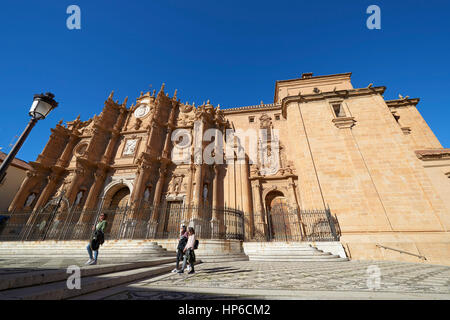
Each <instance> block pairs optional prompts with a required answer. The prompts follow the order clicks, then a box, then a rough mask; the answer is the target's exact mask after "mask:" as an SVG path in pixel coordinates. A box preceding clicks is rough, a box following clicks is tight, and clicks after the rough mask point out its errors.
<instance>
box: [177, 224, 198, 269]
mask: <svg viewBox="0 0 450 320" xmlns="http://www.w3.org/2000/svg"><path fill="white" fill-rule="evenodd" d="M188 236H189V237H188V241H187V244H186V246H185V247H184V249H183V253H184V259H183V266H182V267H181V270H180V271H178V273H184V269H185V268H186V263H187V261H188V260H189V265H190V266H191V271H189V272H188V274H192V273H195V271H194V247H195V230H194V228H192V227H189V228H188Z"/></svg>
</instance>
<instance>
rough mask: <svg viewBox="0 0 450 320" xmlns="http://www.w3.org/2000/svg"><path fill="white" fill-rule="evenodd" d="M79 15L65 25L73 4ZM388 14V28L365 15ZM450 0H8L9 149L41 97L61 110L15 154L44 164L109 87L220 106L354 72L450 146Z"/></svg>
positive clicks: (3, 72)
mask: <svg viewBox="0 0 450 320" xmlns="http://www.w3.org/2000/svg"><path fill="white" fill-rule="evenodd" d="M71 4H76V5H78V6H79V7H80V8H81V30H68V29H67V27H66V19H67V17H68V16H69V15H68V14H66V8H67V7H68V6H69V5H71ZM371 4H376V5H378V6H380V8H381V17H382V22H381V27H382V29H381V30H369V29H367V27H366V19H367V18H368V16H369V15H368V14H366V8H367V7H368V6H369V5H371ZM449 12H450V2H449V1H445V0H442V1H436V0H428V1H413V0H411V1H363V0H361V1H357V0H348V1H303V0H296V1H283V0H278V1H272V2H264V1H244V0H242V1H234V0H227V1H195V0H192V1H174V0H164V1H137V0H128V1H113V0H109V1H92V0H91V1H85V0H73V1H62V0H54V1H44V0H43V1H17V0H16V1H10V0H4V1H2V2H1V4H0V21H1V22H0V23H1V24H2V27H1V28H0V37H1V38H0V39H1V42H0V44H1V46H2V47H1V51H0V58H1V59H0V93H1V97H2V103H1V105H0V108H1V112H2V113H1V114H2V116H1V117H2V119H1V120H2V121H1V124H0V147H3V151H5V152H8V151H9V150H10V147H9V145H10V143H11V142H12V141H14V137H15V136H16V135H20V133H21V132H22V130H23V129H24V127H25V125H26V123H27V121H28V120H29V117H28V115H27V111H28V108H29V106H30V104H31V101H32V97H33V94H35V93H40V92H46V91H51V92H53V93H54V94H55V95H56V100H57V101H58V102H59V103H60V105H59V107H58V108H57V109H56V110H54V111H53V112H52V114H51V115H50V116H49V117H48V118H47V119H46V120H43V121H40V122H39V123H38V124H37V125H36V127H35V128H34V129H33V131H32V132H31V135H30V137H29V138H28V140H27V141H26V142H25V144H24V146H23V147H22V150H21V151H20V152H19V154H18V157H19V158H22V159H24V160H27V161H30V160H35V159H36V157H37V156H38V154H39V153H40V152H41V150H42V149H43V147H44V146H45V143H46V142H47V140H48V136H49V134H50V128H51V127H54V126H55V125H56V123H57V122H58V121H59V120H60V119H64V121H70V120H73V119H74V118H75V117H76V116H77V115H78V114H80V115H81V119H82V120H87V119H88V118H90V117H92V116H93V115H94V114H99V113H100V112H101V109H102V107H103V103H104V101H105V99H106V98H107V96H108V95H109V93H110V92H111V90H113V89H114V90H115V93H116V95H115V97H116V98H117V99H120V101H122V100H123V99H124V98H125V96H129V98H130V100H129V101H134V100H135V98H136V97H138V96H139V93H140V92H141V91H147V90H148V89H149V85H152V86H153V88H155V89H159V88H160V86H161V83H162V82H165V83H166V88H167V90H168V91H169V92H170V94H172V93H173V91H174V90H175V88H177V89H178V97H179V98H180V99H181V100H182V101H189V102H192V101H195V102H196V104H198V103H202V102H203V101H206V100H207V99H210V100H211V103H213V104H215V105H217V104H220V105H221V106H241V105H252V104H258V103H259V102H260V101H261V100H263V101H264V102H266V103H269V102H272V101H273V89H274V83H275V81H276V80H283V79H290V78H296V77H298V76H300V75H301V74H302V73H303V72H314V74H315V75H323V74H333V73H341V72H353V77H352V82H353V85H354V86H355V87H365V86H367V85H368V84H369V83H374V84H375V85H384V86H386V87H387V91H386V94H385V98H387V99H392V98H397V96H398V94H399V93H400V94H402V95H404V96H405V95H409V96H411V97H419V98H421V99H422V100H421V102H420V104H419V106H418V108H419V110H420V112H421V113H422V115H423V117H424V118H425V120H426V121H427V122H428V124H429V125H430V127H431V128H432V129H433V131H434V132H435V134H436V135H437V137H438V139H439V140H440V141H441V143H442V145H443V146H444V147H450V130H449V129H448V121H449V120H448V119H450V111H449V106H450V101H449V98H448V96H447V93H448V91H449V89H450V86H449V85H450V81H449V74H450V63H449V56H450V54H449V51H450V43H449V39H450V37H449V35H450V19H448V15H449Z"/></svg>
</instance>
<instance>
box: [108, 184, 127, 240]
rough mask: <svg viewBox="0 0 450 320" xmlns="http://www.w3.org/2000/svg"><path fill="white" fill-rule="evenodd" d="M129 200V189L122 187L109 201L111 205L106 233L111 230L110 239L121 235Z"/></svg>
mask: <svg viewBox="0 0 450 320" xmlns="http://www.w3.org/2000/svg"><path fill="white" fill-rule="evenodd" d="M129 200H130V189H128V187H124V188H122V189H120V190H118V191H117V192H116V193H115V194H114V195H113V196H112V199H111V204H110V205H109V209H110V210H109V213H110V214H111V216H110V217H108V219H107V220H108V224H107V229H106V232H108V231H110V230H111V236H112V237H118V236H119V235H120V234H121V233H122V230H121V229H122V227H123V223H124V221H125V218H126V217H125V215H126V207H127V205H128V201H129Z"/></svg>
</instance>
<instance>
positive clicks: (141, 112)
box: [134, 104, 150, 118]
mask: <svg viewBox="0 0 450 320" xmlns="http://www.w3.org/2000/svg"><path fill="white" fill-rule="evenodd" d="M149 111H150V107H149V106H147V105H145V104H141V105H140V106H139V107H138V108H137V109H136V110H134V116H135V117H136V118H143V117H145V116H146V115H147V114H148V113H149Z"/></svg>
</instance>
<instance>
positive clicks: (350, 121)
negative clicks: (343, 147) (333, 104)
mask: <svg viewBox="0 0 450 320" xmlns="http://www.w3.org/2000/svg"><path fill="white" fill-rule="evenodd" d="M332 122H333V123H334V125H335V126H336V127H338V128H339V129H345V128H351V127H353V126H354V125H355V123H356V120H355V118H353V117H340V118H335V119H333V120H332Z"/></svg>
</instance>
